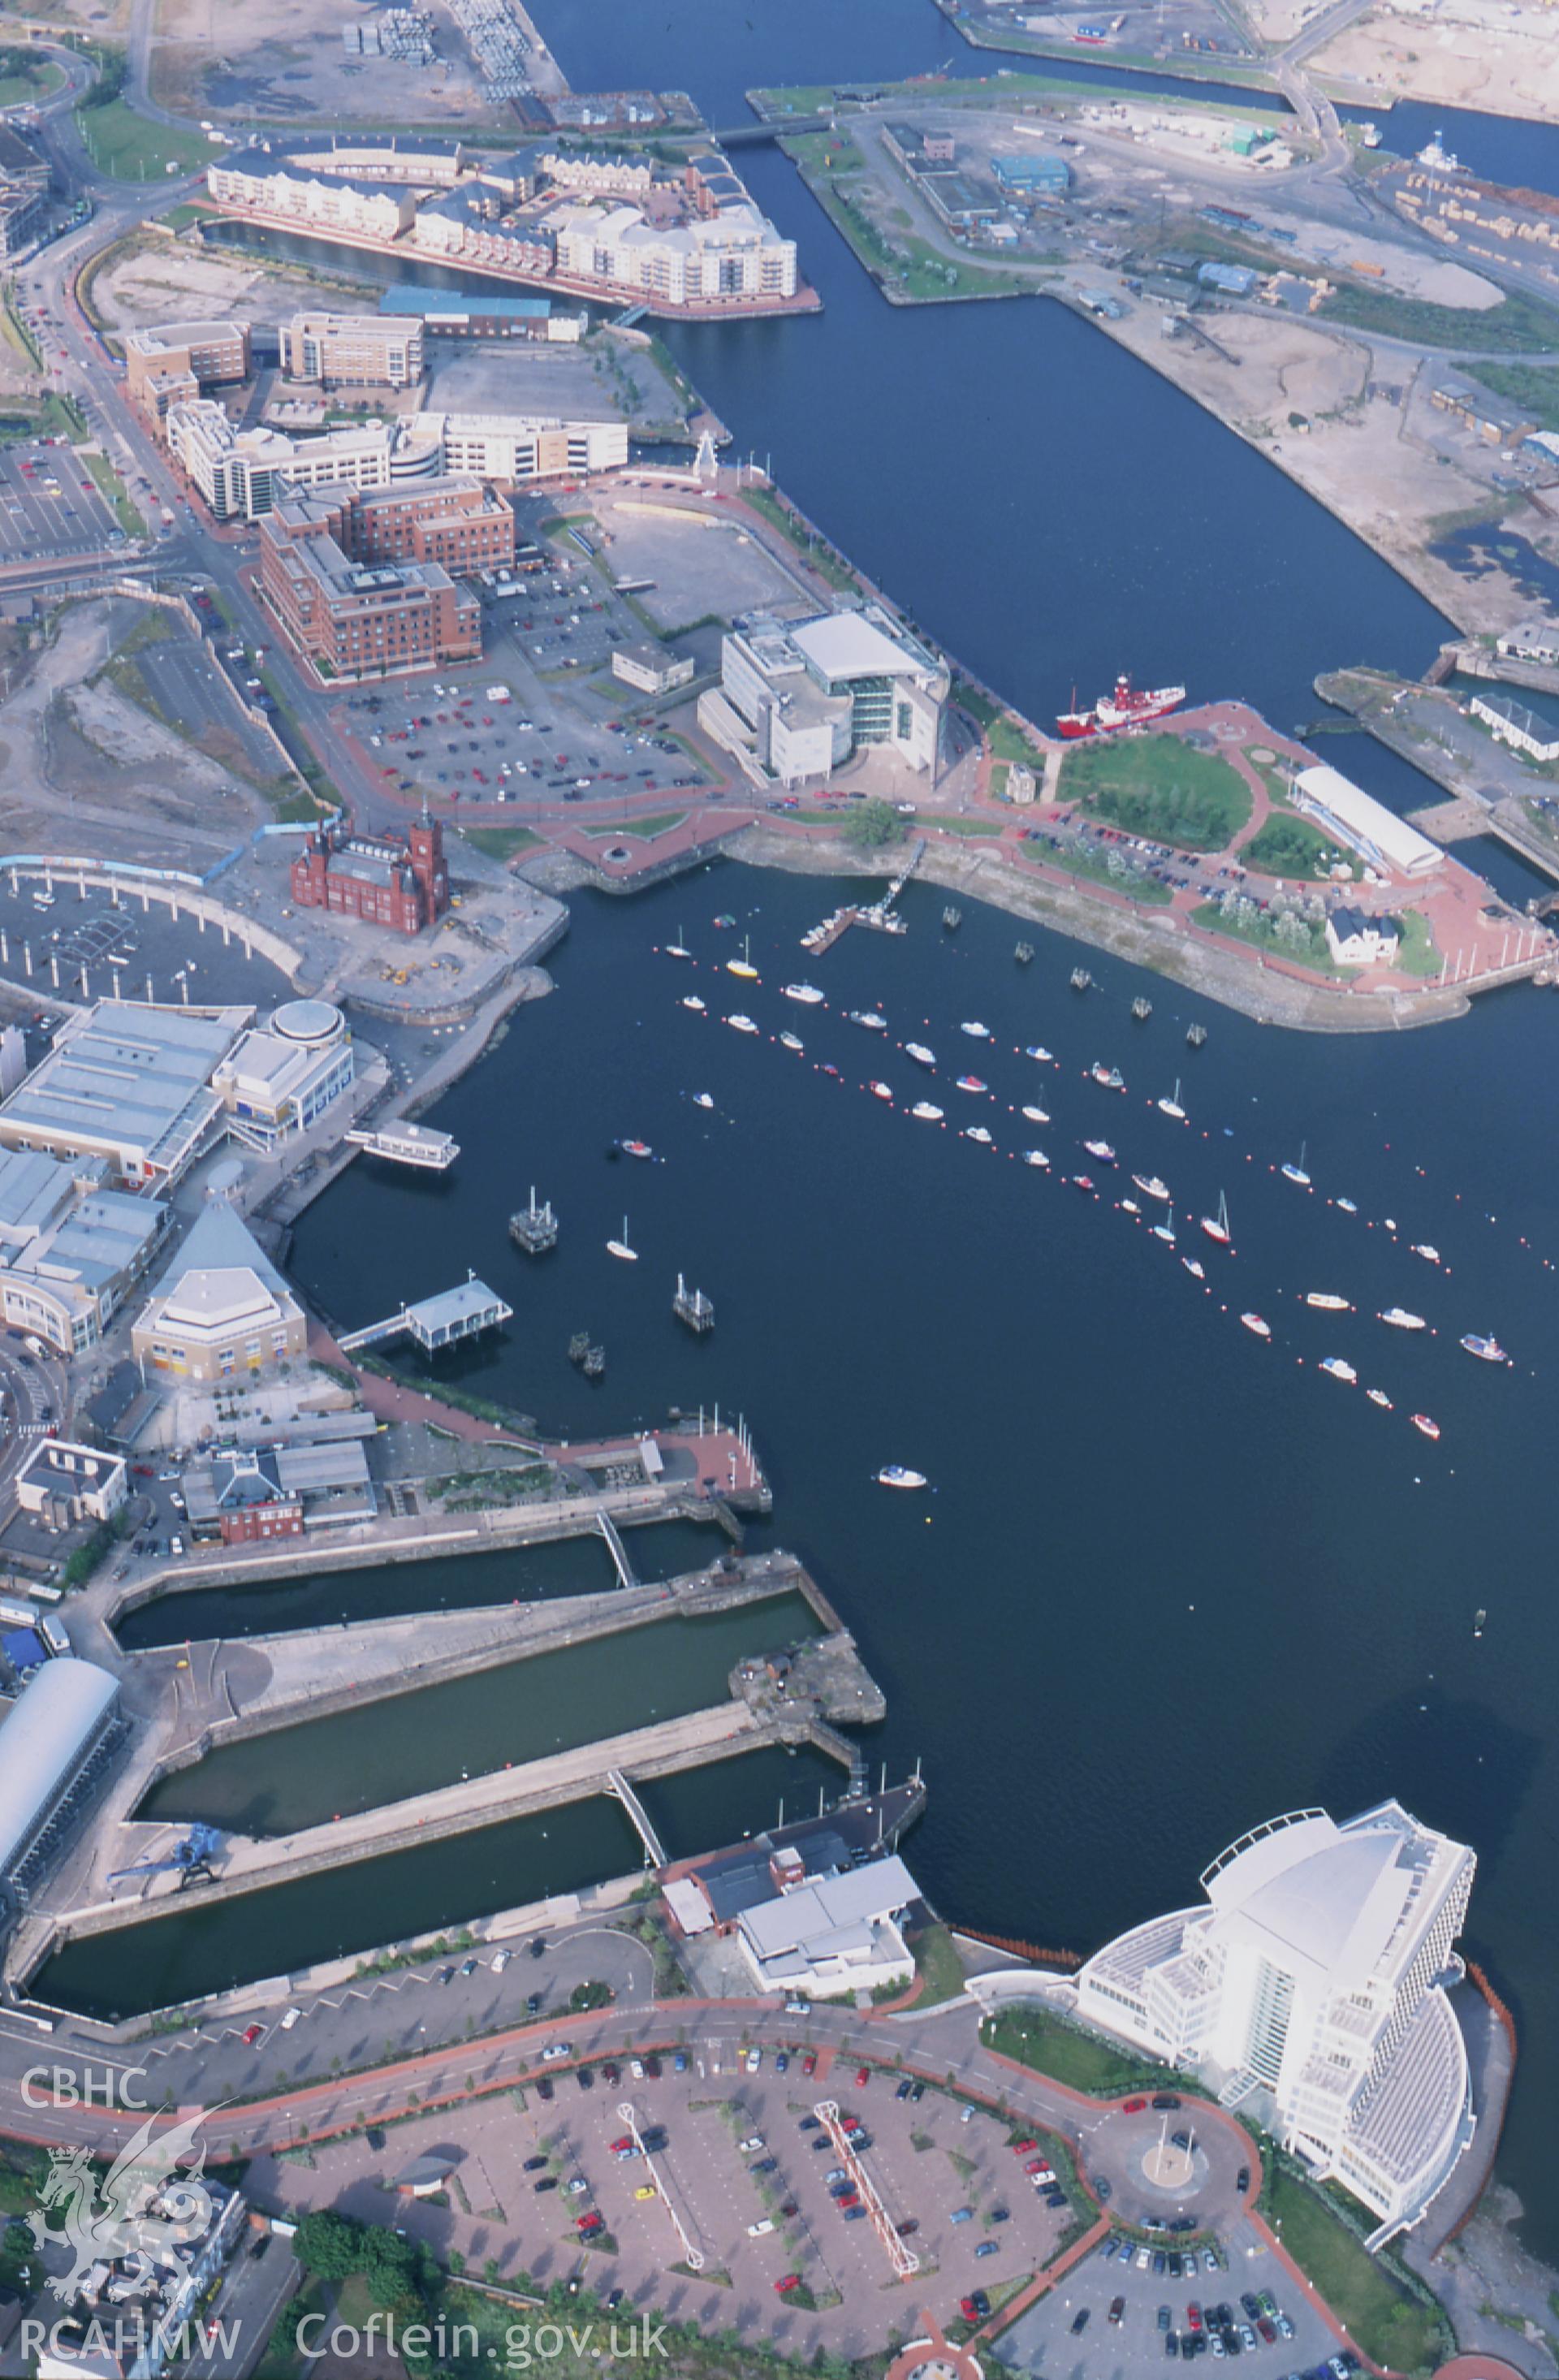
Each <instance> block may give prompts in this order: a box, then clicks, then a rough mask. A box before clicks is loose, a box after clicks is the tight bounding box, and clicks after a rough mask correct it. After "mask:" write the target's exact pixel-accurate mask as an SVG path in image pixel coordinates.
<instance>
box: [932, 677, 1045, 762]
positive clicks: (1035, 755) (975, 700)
mask: <svg viewBox="0 0 1559 2380" xmlns="http://www.w3.org/2000/svg"><path fill="white" fill-rule="evenodd" d="M953 699H954V701H955V702H956V704H957V707H958V709H959V710H964V711H967V712H968V716H969V717H970V718H971V719H972V720H974V721H975V722H977V723H978V724H979V725H980V726H981V727H983V729H984V730H985V740H986V742H987V743H988V744H989V745H990V747H991V751H992V756H993V759H997V760H1005V761H1008V762H1011V761H1013V760H1017V761H1020V762H1021V763H1022V765H1023V766H1024V767H1025V768H1029V769H1032V770H1033V771H1034V772H1035V774H1036V775H1039V774H1041V773H1042V771H1043V769H1044V764H1045V756H1044V754H1043V753H1042V752H1041V750H1040V749H1039V747H1038V746H1037V745H1035V744H1031V743H1030V742H1029V738H1028V736H1027V735H1025V734H1024V733H1023V730H1022V729H1021V727H1017V726H1015V725H1014V723H1013V722H1012V721H1011V720H1010V719H1009V718H1008V717H1007V715H1006V713H1005V710H1002V709H1001V708H1000V706H999V705H998V704H996V703H994V702H993V701H992V699H991V698H990V696H989V695H988V694H981V692H980V688H979V687H978V686H970V684H969V683H968V679H967V678H956V679H955V681H954V685H953Z"/></svg>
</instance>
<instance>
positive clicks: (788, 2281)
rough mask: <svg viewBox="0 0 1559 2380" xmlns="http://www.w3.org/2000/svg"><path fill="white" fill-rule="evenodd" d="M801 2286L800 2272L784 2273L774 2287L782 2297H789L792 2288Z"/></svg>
mask: <svg viewBox="0 0 1559 2380" xmlns="http://www.w3.org/2000/svg"><path fill="white" fill-rule="evenodd" d="M800 2286H801V2276H800V2274H799V2273H782V2274H781V2275H780V2277H779V2278H778V2280H777V2281H776V2282H775V2283H774V2288H775V2289H776V2290H777V2291H778V2293H779V2295H780V2296H781V2297H782V2298H787V2297H788V2296H789V2295H790V2292H791V2290H792V2289H799V2288H800Z"/></svg>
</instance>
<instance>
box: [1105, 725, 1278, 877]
mask: <svg viewBox="0 0 1559 2380" xmlns="http://www.w3.org/2000/svg"><path fill="white" fill-rule="evenodd" d="M1060 795H1061V799H1062V800H1063V801H1080V802H1086V803H1087V804H1088V805H1089V807H1090V808H1091V809H1092V811H1093V812H1094V814H1095V815H1096V816H1097V817H1099V818H1104V819H1108V820H1110V822H1111V824H1112V825H1113V826H1118V827H1120V828H1122V829H1124V831H1125V832H1127V834H1141V835H1147V836H1149V837H1151V839H1152V840H1153V841H1154V842H1157V843H1172V844H1175V845H1176V846H1177V847H1178V848H1179V849H1180V850H1182V851H1222V850H1223V849H1224V846H1225V845H1226V844H1229V843H1231V842H1232V841H1233V840H1234V837H1235V836H1236V834H1237V833H1238V832H1239V831H1240V829H1241V828H1242V827H1244V826H1246V825H1248V822H1249V819H1250V794H1249V790H1248V787H1247V785H1246V783H1245V781H1244V779H1243V778H1242V777H1241V776H1240V774H1239V771H1238V770H1237V769H1235V768H1233V767H1232V766H1231V765H1230V763H1229V762H1228V761H1227V760H1221V759H1219V758H1218V757H1217V755H1216V754H1215V753H1212V752H1198V751H1195V750H1194V749H1193V748H1192V747H1191V746H1190V745H1189V744H1187V743H1184V742H1182V740H1181V738H1180V737H1179V736H1178V735H1129V736H1127V737H1126V738H1124V739H1121V738H1117V737H1114V736H1106V737H1102V738H1100V739H1099V740H1097V741H1096V742H1093V743H1090V744H1085V745H1083V746H1082V747H1081V748H1080V749H1078V750H1074V751H1071V752H1068V753H1067V754H1066V758H1065V759H1064V760H1063V761H1062V763H1061V783H1060Z"/></svg>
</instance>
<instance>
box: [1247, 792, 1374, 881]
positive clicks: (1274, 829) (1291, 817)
mask: <svg viewBox="0 0 1559 2380" xmlns="http://www.w3.org/2000/svg"><path fill="white" fill-rule="evenodd" d="M1239 856H1240V862H1241V865H1242V866H1244V867H1246V868H1255V869H1256V870H1257V871H1258V873H1259V874H1261V875H1262V876H1303V877H1305V878H1307V879H1311V880H1313V879H1314V878H1316V877H1318V876H1325V875H1329V874H1330V872H1331V870H1332V869H1333V868H1339V867H1342V866H1344V865H1345V864H1346V866H1347V867H1348V869H1349V872H1350V874H1351V873H1355V872H1357V871H1356V870H1355V868H1354V863H1353V858H1352V855H1351V853H1349V852H1346V851H1345V850H1344V849H1343V848H1342V846H1341V844H1336V843H1334V842H1333V841H1332V839H1331V837H1330V836H1329V835H1324V834H1322V833H1321V829H1320V828H1319V827H1318V826H1314V825H1312V824H1311V822H1310V820H1309V819H1306V818H1300V817H1299V816H1298V814H1297V811H1294V810H1288V809H1281V810H1273V813H1272V815H1271V817H1270V818H1268V819H1267V820H1264V821H1263V823H1262V825H1261V827H1260V829H1259V830H1258V831H1257V832H1256V833H1255V834H1253V835H1252V836H1251V838H1250V840H1249V842H1248V844H1245V846H1244V847H1243V849H1242V850H1241V852H1240V855H1239Z"/></svg>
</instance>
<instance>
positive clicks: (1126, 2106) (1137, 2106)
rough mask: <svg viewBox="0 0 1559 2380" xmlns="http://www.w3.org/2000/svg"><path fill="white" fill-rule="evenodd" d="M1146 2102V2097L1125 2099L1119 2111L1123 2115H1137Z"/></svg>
mask: <svg viewBox="0 0 1559 2380" xmlns="http://www.w3.org/2000/svg"><path fill="white" fill-rule="evenodd" d="M1147 2104H1148V2102H1147V2101H1146V2099H1127V2100H1126V2101H1124V2102H1123V2104H1122V2107H1121V2113H1122V2115H1123V2116H1139V2115H1140V2114H1141V2113H1142V2110H1143V2108H1144V2107H1146V2106H1147Z"/></svg>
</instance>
